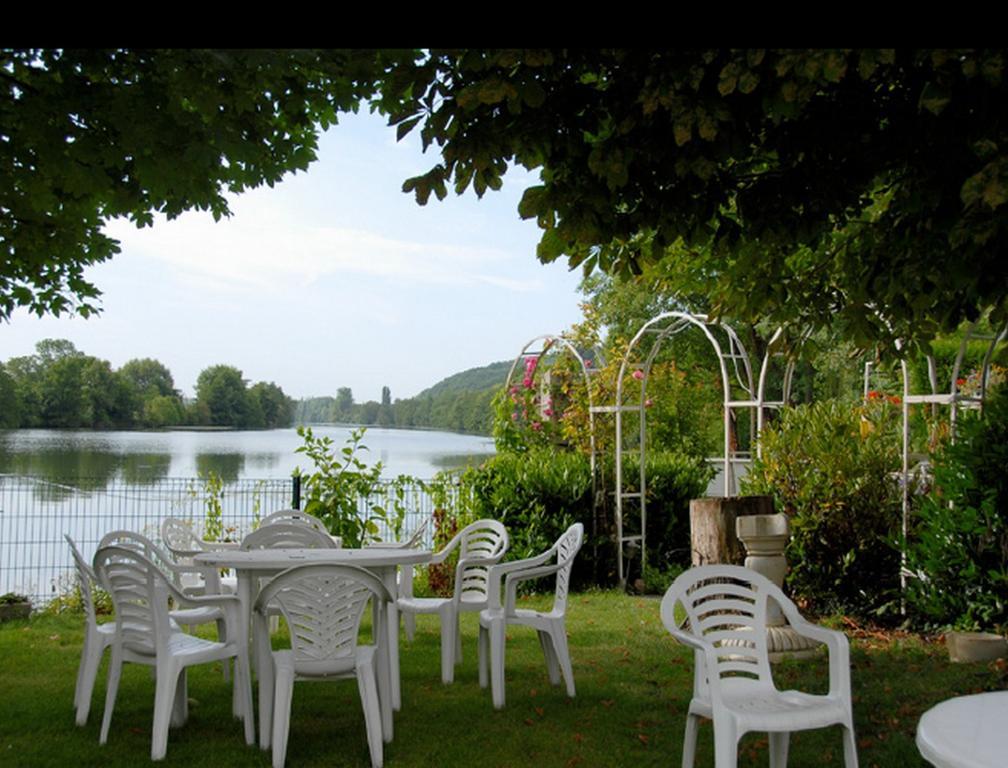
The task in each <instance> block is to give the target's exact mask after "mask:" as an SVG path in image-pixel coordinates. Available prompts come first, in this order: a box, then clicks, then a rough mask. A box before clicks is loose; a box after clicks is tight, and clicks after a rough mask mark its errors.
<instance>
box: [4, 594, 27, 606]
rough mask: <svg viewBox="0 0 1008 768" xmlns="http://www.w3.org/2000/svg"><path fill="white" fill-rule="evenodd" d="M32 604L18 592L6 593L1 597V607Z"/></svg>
mask: <svg viewBox="0 0 1008 768" xmlns="http://www.w3.org/2000/svg"><path fill="white" fill-rule="evenodd" d="M29 602H31V601H30V600H29V599H28V598H27V597H26V596H25V595H19V594H18V593H16V592H5V593H4V594H2V595H0V605H16V604H18V603H29Z"/></svg>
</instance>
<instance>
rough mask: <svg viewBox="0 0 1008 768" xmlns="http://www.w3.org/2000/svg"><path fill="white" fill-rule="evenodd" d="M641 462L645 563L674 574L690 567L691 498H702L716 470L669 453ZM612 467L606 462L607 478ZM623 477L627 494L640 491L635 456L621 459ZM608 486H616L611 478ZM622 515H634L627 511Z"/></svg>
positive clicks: (693, 458)
mask: <svg viewBox="0 0 1008 768" xmlns="http://www.w3.org/2000/svg"><path fill="white" fill-rule="evenodd" d="M644 462H645V470H644V471H645V474H646V476H647V548H648V562H649V563H650V564H651V565H652V566H654V567H655V568H657V569H658V570H659V571H660V572H664V573H669V572H674V570H675V569H676V568H682V567H688V566H689V565H690V556H691V546H690V521H689V502H690V499H696V498H699V497H701V496H703V495H704V491H705V490H706V489H707V484H708V483H710V481H711V479H712V478H713V477H714V474H715V470H714V467H713V466H711V465H710V464H708V463H707V462H705V461H704V460H703V459H701V458H699V457H698V456H695V455H689V454H685V453H676V452H671V451H649V452H648V454H647V456H646V457H645V460H644ZM613 465H614V462H612V461H611V460H610V461H607V462H606V472H607V474H608V475H609V476H610V477H612V473H613V470H614V466H613ZM623 478H624V483H625V485H624V489H625V490H626V491H627V492H634V491H637V490H639V489H640V463H639V460H638V459H637V457H636V456H634V455H626V456H624V457H623ZM609 487H613V488H614V487H615V480H614V479H610V480H609ZM624 514H633V512H632V511H631V510H628V511H626V512H624ZM638 518H639V516H638ZM645 582H646V579H645Z"/></svg>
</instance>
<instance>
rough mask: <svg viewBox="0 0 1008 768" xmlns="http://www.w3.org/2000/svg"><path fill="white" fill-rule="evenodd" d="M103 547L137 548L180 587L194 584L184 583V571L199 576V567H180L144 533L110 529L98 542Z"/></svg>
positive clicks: (194, 576) (195, 577) (194, 577)
mask: <svg viewBox="0 0 1008 768" xmlns="http://www.w3.org/2000/svg"><path fill="white" fill-rule="evenodd" d="M102 547H124V548H126V549H133V550H136V551H137V552H139V553H140V554H142V555H143V556H144V557H146V558H147V559H148V560H150V561H151V562H152V563H153V564H154V565H155V567H157V568H158V569H159V570H160V571H161V572H162V573H163V574H167V578H168V579H169V580H170V581H171V583H172V584H174V585H175V586H176V587H178V588H179V589H181V588H182V587H183V586H186V587H188V586H192V584H188V583H187V584H183V583H182V582H183V578H182V576H183V573H185V574H193V576H192V578H193V579H197V578H198V577H197V576H196V575H195V574H196V573H197V569H195V568H194V567H193V566H192V565H189V566H186V567H185V568H183V569H180V567H179V563H177V562H176V561H175V559H174V558H173V557H172V556H171V554H169V553H168V552H167V551H166V550H164V549H162V548H161V547H159V546H158V545H157V544H155V543H154V542H153V541H151V540H150V539H148V538H147V537H146V536H144V535H143V534H142V533H136V532H135V531H124V530H120V531H110V532H109V533H106V534H105V535H104V536H102V539H101V541H100V542H99V543H98V548H99V549H101V548H102ZM201 570H205V569H201ZM97 571H98V569H97V568H95V572H96V573H97Z"/></svg>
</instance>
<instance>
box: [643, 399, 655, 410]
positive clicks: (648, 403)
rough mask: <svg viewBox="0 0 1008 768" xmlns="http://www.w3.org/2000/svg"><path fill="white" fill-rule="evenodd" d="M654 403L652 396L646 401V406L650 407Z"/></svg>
mask: <svg viewBox="0 0 1008 768" xmlns="http://www.w3.org/2000/svg"><path fill="white" fill-rule="evenodd" d="M652 405H654V400H652V399H651V398H650V397H649V398H648V399H647V400H645V401H644V407H645V408H650V407H651V406H652Z"/></svg>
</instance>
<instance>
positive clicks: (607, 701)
mask: <svg viewBox="0 0 1008 768" xmlns="http://www.w3.org/2000/svg"><path fill="white" fill-rule="evenodd" d="M615 703H616V700H615V699H602V706H603V707H611V706H612V705H613V704H615Z"/></svg>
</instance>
